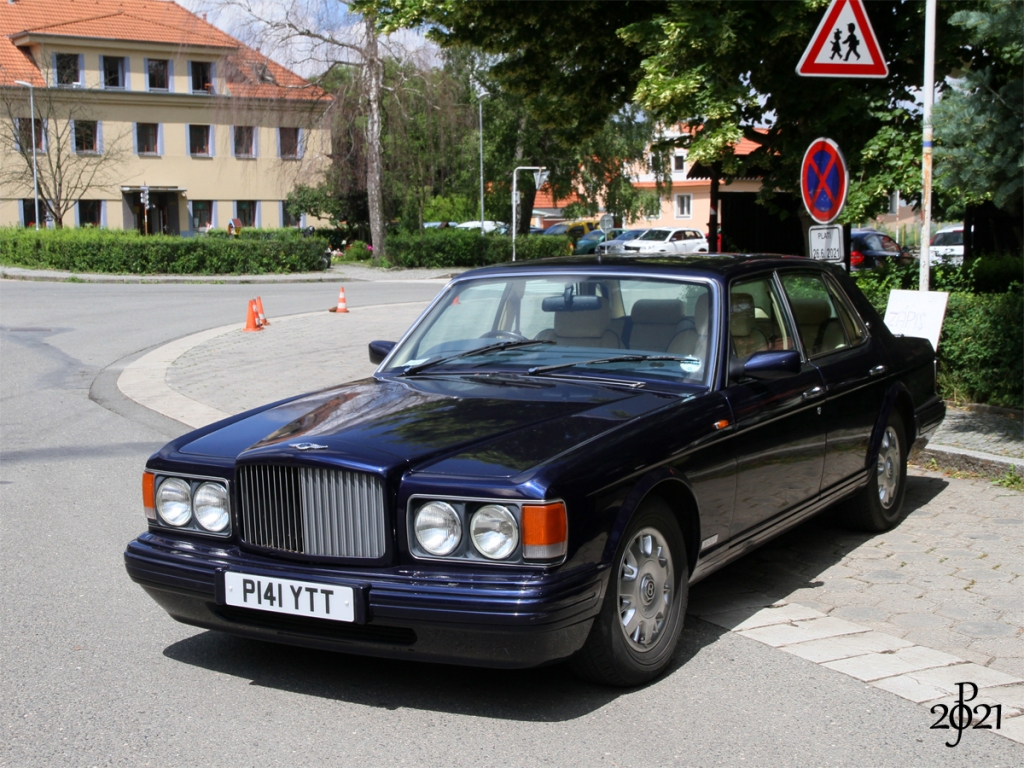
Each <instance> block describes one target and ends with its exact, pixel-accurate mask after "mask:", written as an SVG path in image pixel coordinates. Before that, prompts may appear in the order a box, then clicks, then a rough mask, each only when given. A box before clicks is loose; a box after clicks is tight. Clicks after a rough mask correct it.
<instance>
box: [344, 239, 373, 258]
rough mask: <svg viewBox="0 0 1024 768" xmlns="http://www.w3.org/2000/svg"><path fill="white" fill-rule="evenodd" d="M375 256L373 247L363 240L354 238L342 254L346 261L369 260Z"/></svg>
mask: <svg viewBox="0 0 1024 768" xmlns="http://www.w3.org/2000/svg"><path fill="white" fill-rule="evenodd" d="M372 258H373V249H372V248H370V246H368V245H367V244H366V243H364V242H363V241H362V240H353V241H352V244H351V245H349V247H348V248H346V249H345V253H344V255H343V256H342V259H343V260H344V261H369V260H370V259H372Z"/></svg>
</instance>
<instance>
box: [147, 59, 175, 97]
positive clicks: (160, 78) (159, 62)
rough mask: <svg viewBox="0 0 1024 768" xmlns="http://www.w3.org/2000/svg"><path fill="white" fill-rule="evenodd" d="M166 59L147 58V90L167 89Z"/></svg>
mask: <svg viewBox="0 0 1024 768" xmlns="http://www.w3.org/2000/svg"><path fill="white" fill-rule="evenodd" d="M167 70H168V67H167V59H149V60H148V61H147V62H146V77H147V78H148V79H149V90H151V91H166V90H168V85H167V83H168V80H169V79H170V78H169V77H168V71H167Z"/></svg>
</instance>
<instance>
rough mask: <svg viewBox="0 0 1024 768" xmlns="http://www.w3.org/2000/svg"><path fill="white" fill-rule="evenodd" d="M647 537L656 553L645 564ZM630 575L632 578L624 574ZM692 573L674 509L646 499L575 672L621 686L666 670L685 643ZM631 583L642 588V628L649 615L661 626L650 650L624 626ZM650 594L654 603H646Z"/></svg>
mask: <svg viewBox="0 0 1024 768" xmlns="http://www.w3.org/2000/svg"><path fill="white" fill-rule="evenodd" d="M645 537H650V539H651V545H648V546H649V548H650V551H649V552H648V553H647V554H646V555H644V558H645V559H643V562H639V563H637V561H636V558H635V557H634V556H635V554H636V553H637V551H638V550H639V551H642V550H643V546H644V542H643V540H644V538H645ZM659 543H660V546H658V544H659ZM659 555H660V556H659ZM630 573H632V579H624V578H623V577H624V576H626V575H628V574H630ZM661 576H664V577H665V578H664V579H662V578H661ZM689 576H690V571H689V568H688V567H687V561H686V546H685V543H684V541H683V534H682V532H681V531H680V530H679V524H678V523H677V522H676V519H675V517H674V516H673V515H672V511H671V509H669V506H668V504H666V503H665V502H664V501H663V500H661V499H659V498H650V499H648V500H646V501H645V502H644V504H643V506H642V507H641V508H640V509H639V510H638V512H637V514H636V515H634V517H633V519H632V520H631V521H630V524H629V527H628V528H627V529H626V532H625V534H624V535H623V537H622V540H621V541H620V542H619V546H618V547H617V549H616V551H615V558H614V559H613V560H612V569H611V573H610V574H609V581H608V589H607V590H606V593H605V597H604V602H603V604H602V606H601V612H600V613H599V614H598V616H597V619H596V620H595V621H594V626H593V627H592V629H591V631H590V635H589V636H588V637H587V641H586V643H584V645H583V647H582V648H581V649H580V650H579V651H577V652H576V654H575V655H574V656H573V657H572V658H571V659H570V665H571V667H572V669H573V671H574V672H575V673H576V674H577V675H579V676H580V677H582V678H584V679H586V680H589V681H591V682H595V683H601V684H604V685H615V686H621V687H629V686H635V685H640V684H642V683H646V682H647V681H649V680H652V679H653V678H655V677H657V676H658V675H659V674H661V673H662V672H663V671H664V670H665V668H666V667H667V666H668V664H669V662H670V661H671V660H672V654H673V652H674V651H675V649H676V645H677V643H678V642H679V633H680V631H681V630H682V628H683V617H684V616H685V615H686V601H687V583H688V580H689ZM629 582H635V583H636V584H637V587H636V591H637V592H638V593H639V594H641V597H640V601H639V602H638V604H637V608H635V609H634V612H638V611H639V612H641V614H642V615H641V625H642V626H641V629H640V631H641V632H642V631H644V626H643V625H644V619H645V618H646V619H647V622H646V627H648V628H649V627H651V626H656V627H657V629H656V630H655V632H654V634H653V639H650V641H649V645H650V647H648V648H642V647H641V646H642V645H644V640H646V639H647V638H643V637H641V638H640V640H639V641H638V640H637V639H636V638H635V637H634V638H632V639H631V638H630V637H629V636H627V629H626V627H624V616H625V615H627V614H628V611H629V607H628V605H629V604H628V601H626V600H624V599H623V598H622V597H621V595H620V593H621V592H622V591H623V590H622V585H624V584H628V583H629ZM627 591H628V588H627ZM666 592H667V594H668V600H667V602H666V603H665V606H666V608H665V615H664V618H663V620H662V623H661V624H660V626H658V624H657V606H658V605H659V604H660V601H661V600H663V599H664V596H665V593H666ZM645 597H649V598H650V601H649V602H646V601H645ZM624 606H626V608H625V609H624Z"/></svg>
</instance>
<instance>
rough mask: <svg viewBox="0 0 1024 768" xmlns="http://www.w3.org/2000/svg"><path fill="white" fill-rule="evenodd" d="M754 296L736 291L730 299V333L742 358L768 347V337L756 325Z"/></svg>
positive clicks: (734, 345)
mask: <svg viewBox="0 0 1024 768" xmlns="http://www.w3.org/2000/svg"><path fill="white" fill-rule="evenodd" d="M756 319H757V318H756V316H755V312H754V297H753V296H751V295H750V294H749V293H734V294H732V296H731V298H730V301H729V334H730V335H731V336H732V345H733V349H735V350H736V356H737V357H739V358H740V359H741V360H743V359H744V358H747V357H750V355H752V354H754V353H755V352H761V351H763V350H766V349H768V338H767V337H766V336H765V335H764V333H762V332H761V330H760V329H759V328H758V327H757V325H756Z"/></svg>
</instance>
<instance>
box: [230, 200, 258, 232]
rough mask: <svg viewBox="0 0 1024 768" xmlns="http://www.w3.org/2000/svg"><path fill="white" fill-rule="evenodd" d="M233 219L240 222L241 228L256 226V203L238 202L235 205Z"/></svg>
mask: <svg viewBox="0 0 1024 768" xmlns="http://www.w3.org/2000/svg"><path fill="white" fill-rule="evenodd" d="M235 218H237V219H238V220H239V221H241V222H242V226H243V227H255V226H256V201H255V200H239V201H238V202H237V203H236V204H235Z"/></svg>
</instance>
